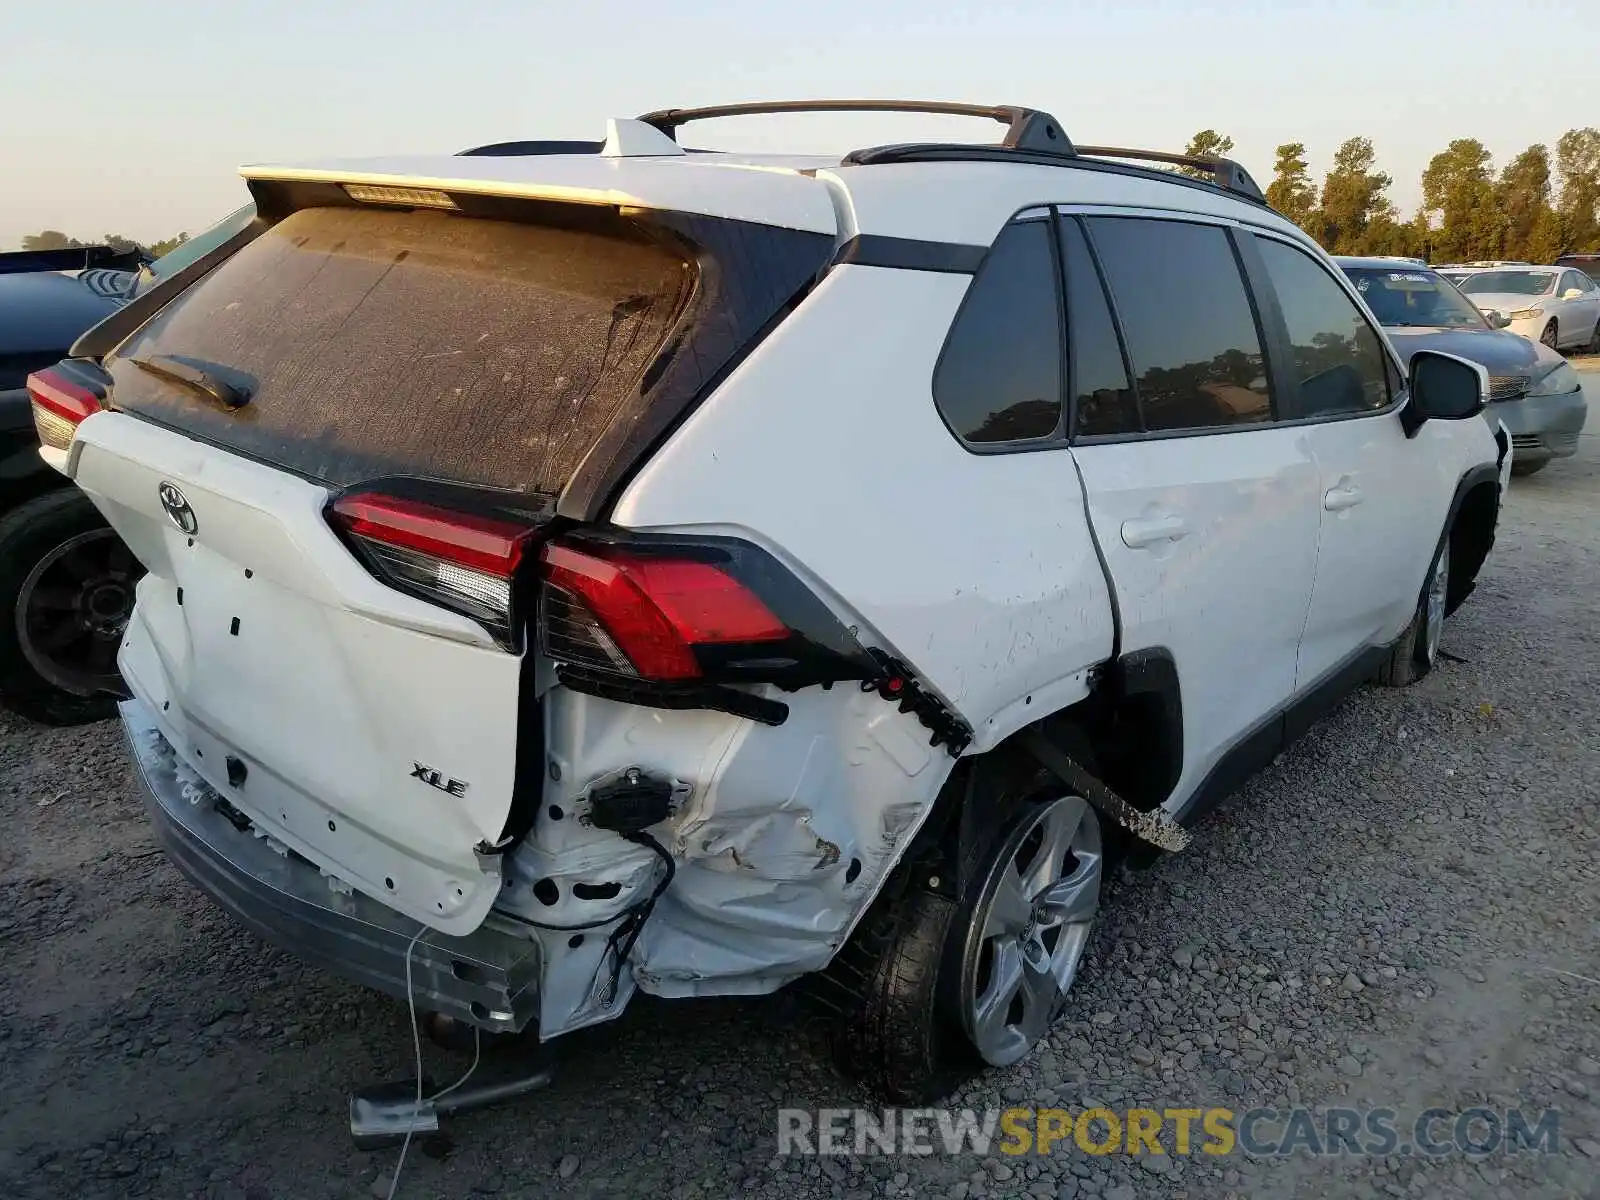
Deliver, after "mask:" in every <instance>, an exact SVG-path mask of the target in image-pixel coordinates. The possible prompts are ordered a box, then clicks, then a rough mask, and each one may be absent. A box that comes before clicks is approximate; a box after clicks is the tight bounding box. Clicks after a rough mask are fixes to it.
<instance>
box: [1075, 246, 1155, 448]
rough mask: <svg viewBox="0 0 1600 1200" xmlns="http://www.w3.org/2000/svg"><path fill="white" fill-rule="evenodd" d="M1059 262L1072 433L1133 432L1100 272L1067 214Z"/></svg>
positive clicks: (1135, 414) (1135, 417) (1134, 408)
mask: <svg viewBox="0 0 1600 1200" xmlns="http://www.w3.org/2000/svg"><path fill="white" fill-rule="evenodd" d="M1061 261H1062V266H1063V267H1064V268H1065V270H1066V273H1067V329H1068V345H1069V346H1071V348H1072V349H1071V363H1072V378H1073V389H1074V391H1075V392H1076V395H1075V396H1074V398H1073V405H1074V412H1075V413H1076V414H1077V415H1076V418H1075V420H1076V422H1077V425H1076V428H1075V429H1074V431H1073V432H1074V433H1075V434H1077V435H1078V436H1079V437H1093V436H1095V435H1097V434H1108V433H1138V432H1139V429H1140V424H1139V406H1138V403H1137V402H1136V401H1135V400H1134V396H1133V388H1132V387H1130V386H1129V385H1128V369H1127V367H1126V366H1124V365H1123V362H1122V345H1121V343H1120V342H1119V341H1118V340H1117V329H1116V325H1115V324H1114V323H1113V322H1112V320H1111V308H1110V306H1109V305H1108V304H1107V303H1106V294H1105V289H1104V288H1102V287H1101V286H1100V273H1099V272H1098V271H1097V270H1095V265H1094V259H1093V258H1092V257H1091V256H1090V254H1089V243H1088V242H1086V241H1085V240H1084V237H1083V230H1082V229H1081V228H1079V226H1078V223H1077V222H1076V221H1074V220H1072V219H1070V218H1068V219H1066V220H1063V221H1062V222H1061Z"/></svg>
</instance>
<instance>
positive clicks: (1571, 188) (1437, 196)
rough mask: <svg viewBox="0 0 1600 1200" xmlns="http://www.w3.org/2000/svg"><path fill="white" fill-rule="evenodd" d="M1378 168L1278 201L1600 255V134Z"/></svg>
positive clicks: (1472, 253)
mask: <svg viewBox="0 0 1600 1200" xmlns="http://www.w3.org/2000/svg"><path fill="white" fill-rule="evenodd" d="M1232 149H1233V139H1232V138H1231V137H1228V136H1226V135H1225V134H1221V133H1218V132H1217V131H1216V130H1215V129H1202V130H1201V131H1200V132H1199V133H1197V134H1195V135H1194V137H1192V138H1190V139H1189V144H1188V146H1187V147H1186V148H1185V153H1186V154H1191V155H1201V154H1216V155H1226V154H1227V153H1228V152H1229V151H1230V150H1232ZM1377 161H1378V158H1377V153H1376V151H1374V150H1373V148H1372V139H1371V138H1364V137H1353V138H1350V139H1349V140H1348V141H1346V142H1344V143H1343V144H1342V145H1341V146H1340V147H1339V148H1338V150H1336V151H1335V152H1334V155H1333V167H1332V169H1331V170H1329V171H1328V173H1327V174H1326V175H1325V176H1324V177H1323V179H1322V184H1321V186H1320V187H1319V186H1318V185H1317V183H1316V181H1315V180H1314V179H1312V177H1311V169H1310V165H1309V163H1308V161H1307V159H1306V147H1305V143H1304V142H1285V143H1284V144H1283V145H1281V146H1279V147H1278V149H1277V157H1276V160H1275V161H1274V163H1273V166H1272V182H1271V183H1270V184H1269V185H1268V186H1267V202H1268V203H1269V204H1271V205H1272V207H1273V208H1275V209H1277V210H1278V211H1279V212H1281V213H1282V214H1283V215H1284V216H1286V217H1288V218H1289V219H1290V220H1291V221H1293V222H1294V223H1295V224H1296V225H1299V226H1300V227H1301V228H1302V229H1304V230H1305V231H1306V232H1307V233H1309V234H1311V236H1312V237H1314V238H1316V239H1317V241H1319V242H1321V243H1322V246H1323V248H1324V249H1326V250H1327V251H1328V252H1329V253H1330V254H1403V255H1406V256H1407V257H1412V258H1425V259H1427V260H1428V261H1429V262H1437V263H1444V262H1472V261H1474V260H1477V259H1488V258H1512V259H1525V260H1527V261H1528V262H1535V263H1548V262H1554V261H1555V259H1556V258H1557V257H1558V256H1560V255H1562V254H1571V253H1600V129H1595V128H1593V127H1590V128H1587V129H1569V130H1568V131H1567V132H1566V133H1564V134H1562V135H1561V137H1560V139H1558V140H1557V142H1556V149H1555V154H1554V155H1553V156H1552V155H1551V153H1550V148H1549V147H1548V146H1546V145H1544V144H1543V143H1540V144H1536V145H1533V146H1529V147H1528V148H1527V149H1526V150H1524V151H1523V152H1522V153H1521V154H1519V155H1517V156H1516V157H1515V158H1513V159H1512V160H1511V161H1510V162H1508V163H1506V164H1505V166H1504V167H1502V168H1501V169H1500V170H1499V171H1496V170H1495V169H1494V161H1493V159H1492V158H1491V156H1490V154H1489V152H1488V151H1487V150H1485V149H1484V147H1483V143H1482V142H1480V141H1478V139H1477V138H1456V139H1455V140H1454V141H1452V142H1451V143H1450V144H1449V145H1448V146H1446V147H1445V148H1444V149H1443V150H1441V151H1439V153H1437V154H1435V155H1434V156H1433V157H1432V158H1431V159H1430V160H1429V161H1428V166H1427V169H1426V170H1424V171H1423V172H1422V205H1421V207H1420V208H1419V209H1418V210H1417V211H1416V212H1415V213H1413V214H1412V215H1411V216H1409V217H1406V216H1403V215H1402V214H1401V213H1400V211H1399V210H1398V209H1397V208H1396V207H1395V205H1394V202H1393V201H1392V200H1390V199H1389V194H1388V193H1389V187H1390V185H1391V184H1393V182H1394V180H1393V179H1392V178H1391V177H1390V176H1389V175H1388V174H1387V173H1386V172H1383V171H1380V170H1378V169H1377ZM1180 170H1182V171H1184V172H1185V173H1186V174H1191V175H1203V174H1204V172H1202V171H1198V170H1196V169H1193V168H1187V167H1185V168H1180ZM1558 180H1559V186H1558V184H1557V181H1558ZM188 237H189V235H188V234H186V233H180V234H178V236H177V237H175V238H168V239H167V240H166V241H162V242H155V243H151V244H147V245H144V246H143V249H145V250H147V251H149V252H150V253H151V254H153V255H158V256H159V255H161V254H165V253H166V252H167V251H168V250H171V249H172V248H173V247H174V246H179V245H182V244H183V243H184V242H185V241H187V240H188ZM101 241H102V242H105V243H108V244H110V245H113V246H116V247H118V248H120V249H132V248H134V247H136V246H139V245H140V243H137V242H135V241H133V240H132V239H131V238H125V237H121V236H119V235H117V234H107V235H106V236H105V237H103V238H102V239H101ZM87 244H89V243H85V242H80V241H78V240H77V239H76V238H70V237H68V236H67V235H66V234H64V233H62V232H60V231H59V230H55V229H46V230H44V231H43V232H41V233H35V234H30V235H29V236H28V237H25V238H23V239H22V248H23V249H24V250H54V249H63V248H67V247H73V246H83V245H87Z"/></svg>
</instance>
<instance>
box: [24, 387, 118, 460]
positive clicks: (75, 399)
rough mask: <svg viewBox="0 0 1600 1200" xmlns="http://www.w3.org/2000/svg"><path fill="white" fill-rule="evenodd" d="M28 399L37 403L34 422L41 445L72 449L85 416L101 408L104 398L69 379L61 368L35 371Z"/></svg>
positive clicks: (34, 409) (34, 406)
mask: <svg viewBox="0 0 1600 1200" xmlns="http://www.w3.org/2000/svg"><path fill="white" fill-rule="evenodd" d="M26 386H27V389H28V399H29V400H31V401H32V402H33V425H34V428H35V429H36V430H38V433H39V444H40V445H42V446H49V447H51V448H52V449H55V450H66V449H69V448H71V446H72V439H73V437H74V436H75V435H76V434H77V432H78V426H79V424H81V423H82V421H83V419H84V418H85V417H87V416H89V415H90V414H92V413H97V412H99V411H100V397H99V396H98V395H96V394H95V393H94V392H92V391H90V390H89V389H88V388H85V387H82V386H80V385H78V384H76V383H74V382H73V381H72V380H70V379H68V378H66V377H65V376H64V375H62V374H61V373H60V372H59V371H48V370H46V371H35V372H34V373H33V374H32V375H29V376H28V382H27V385H26Z"/></svg>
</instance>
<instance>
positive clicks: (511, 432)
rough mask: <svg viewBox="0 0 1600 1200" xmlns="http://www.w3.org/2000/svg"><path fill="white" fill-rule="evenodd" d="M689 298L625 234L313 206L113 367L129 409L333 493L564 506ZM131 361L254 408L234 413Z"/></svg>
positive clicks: (654, 254)
mask: <svg viewBox="0 0 1600 1200" xmlns="http://www.w3.org/2000/svg"><path fill="white" fill-rule="evenodd" d="M691 282H692V280H691V269H690V266H689V264H688V263H687V262H686V261H685V260H684V259H683V258H681V257H679V256H678V255H676V254H674V253H670V252H668V251H666V250H665V249H662V248H660V247H659V246H657V245H655V244H651V243H647V242H645V241H644V240H642V239H641V238H639V237H637V236H633V235H631V234H630V233H629V232H628V230H627V228H626V227H624V226H621V225H620V224H619V225H618V226H617V227H616V230H615V232H613V231H612V230H610V229H606V230H605V231H604V232H593V231H590V230H589V229H574V228H557V227H553V226H549V225H534V224H522V223H517V222H512V221H502V220H484V219H477V218H468V217H464V216H460V215H457V214H454V213H446V212H436V211H405V210H394V209H382V208H314V209H307V210H303V211H300V212H296V213H294V214H292V215H291V216H289V217H287V218H286V219H284V220H283V221H281V222H279V223H278V224H276V225H274V226H273V227H272V228H271V229H269V230H267V231H266V232H265V233H263V234H262V235H261V236H260V237H258V238H257V239H256V240H255V241H253V242H251V243H250V244H248V245H247V246H245V247H244V248H243V249H242V250H240V251H239V252H238V253H237V254H236V255H234V256H233V257H232V258H230V259H229V260H228V261H227V262H225V263H223V264H222V265H221V266H219V267H218V268H217V269H216V270H215V271H213V272H212V273H211V274H210V275H208V276H207V277H206V278H205V279H203V280H202V281H201V282H200V283H198V284H196V285H195V286H194V287H193V288H191V289H190V290H189V291H188V292H186V293H185V294H184V295H183V296H182V297H181V298H180V299H179V300H178V301H177V302H176V303H174V304H172V305H169V306H168V307H167V308H166V309H165V310H164V311H163V312H161V313H160V314H159V315H158V316H156V317H155V318H154V319H153V320H152V321H151V322H150V323H149V324H147V325H146V326H144V327H143V328H142V329H141V330H140V331H139V332H138V333H136V334H135V335H134V336H133V337H132V338H131V339H130V340H129V341H128V342H126V343H125V344H124V345H123V346H122V347H120V348H119V349H118V351H117V354H116V357H115V358H114V359H113V360H111V362H110V363H108V366H109V367H110V369H111V371H112V374H113V376H114V378H115V381H116V383H115V389H114V397H115V404H116V406H117V407H118V408H121V409H124V410H127V411H130V412H135V413H139V414H142V415H145V416H147V417H149V418H151V419H153V420H156V421H158V422H160V423H162V424H165V425H168V426H171V427H174V428H177V429H180V430H182V431H185V432H190V433H193V434H194V435H196V436H198V437H200V438H202V439H204V440H207V441H210V442H212V443H214V444H218V445H221V446H224V447H227V448H230V449H236V450H238V451H240V452H241V453H244V454H247V455H249V456H251V457H253V458H257V459H260V460H263V461H266V462H270V463H274V464H277V465H280V466H284V467H287V468H288V469H290V470H293V471H295V472H297V473H299V474H302V475H306V476H309V477H311V478H314V479H318V480H322V481H324V482H326V483H329V484H332V485H335V486H347V485H350V484H353V483H357V482H360V481H362V480H364V479H371V478H374V477H376V476H380V475H385V474H412V475H423V476H429V477H433V478H440V479H448V480H453V481H458V482H463V483H471V484H481V485H487V486H493V487H504V488H513V489H517V490H522V491H533V492H543V493H549V494H553V493H556V492H559V491H560V490H561V488H562V486H563V485H564V484H565V483H566V481H567V479H568V478H569V477H570V475H571V474H572V472H573V470H574V469H575V468H576V466H577V464H578V463H579V462H580V461H581V460H582V458H583V456H584V454H585V453H586V452H587V451H588V449H589V448H590V446H591V445H592V444H593V442H594V440H595V439H596V438H597V437H598V436H599V434H600V432H601V431H602V430H604V429H605V427H606V425H607V424H608V423H609V422H610V420H611V418H612V417H613V416H614V415H615V414H616V412H617V410H618V408H619V407H620V406H621V405H622V404H623V403H624V402H625V401H626V400H627V398H628V397H629V396H631V395H633V394H634V393H636V392H637V390H638V388H639V385H640V381H641V378H642V377H643V376H644V374H645V372H646V369H647V368H648V367H649V365H650V364H651V362H652V360H653V359H654V357H655V355H656V353H657V351H658V349H659V348H660V346H661V344H662V342H663V340H664V339H665V337H666V334H667V331H668V329H669V328H670V327H671V325H672V323H673V321H674V319H675V318H676V316H677V314H678V312H679V310H680V309H681V307H682V305H683V303H684V301H685V297H686V296H687V294H688V291H689V288H690V285H691ZM136 358H142V359H145V360H146V361H147V362H148V361H154V362H157V363H160V362H162V361H168V362H170V361H172V360H177V361H179V362H182V363H185V364H187V365H188V366H190V367H197V368H199V369H200V370H202V371H203V372H205V373H206V375H207V376H208V377H210V378H216V379H220V380H223V381H225V382H226V383H227V384H229V385H230V386H232V387H234V388H238V389H242V390H243V391H244V392H246V393H248V395H249V397H250V398H249V400H248V402H247V403H245V404H244V405H243V406H241V407H239V408H236V409H233V410H229V409H227V408H225V407H223V406H222V405H219V404H217V403H216V402H215V401H214V400H211V399H208V398H207V397H206V396H205V395H204V394H203V393H202V391H201V390H199V389H196V388H193V387H189V386H185V385H183V384H182V383H181V382H179V381H175V380H174V379H173V378H172V376H171V375H170V373H169V374H167V375H160V374H156V373H152V372H149V371H146V370H142V369H140V368H138V367H137V366H135V365H134V364H133V363H132V362H131V361H129V360H131V359H136Z"/></svg>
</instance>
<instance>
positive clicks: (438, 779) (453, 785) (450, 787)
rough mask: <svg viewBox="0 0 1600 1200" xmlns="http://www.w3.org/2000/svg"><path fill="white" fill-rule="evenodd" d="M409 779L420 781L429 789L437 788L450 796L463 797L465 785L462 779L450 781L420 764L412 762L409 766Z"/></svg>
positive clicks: (465, 792) (465, 790)
mask: <svg viewBox="0 0 1600 1200" xmlns="http://www.w3.org/2000/svg"><path fill="white" fill-rule="evenodd" d="M411 778H413V779H420V780H422V782H423V783H425V784H427V785H428V786H429V787H431V788H438V789H439V790H440V791H441V792H446V793H448V794H449V795H452V796H465V795H466V794H467V783H466V780H464V779H450V778H447V777H446V776H444V775H443V774H441V773H440V772H438V771H436V770H434V769H433V768H432V767H429V766H424V765H423V764H422V763H419V762H415V761H413V762H412V764H411Z"/></svg>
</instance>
